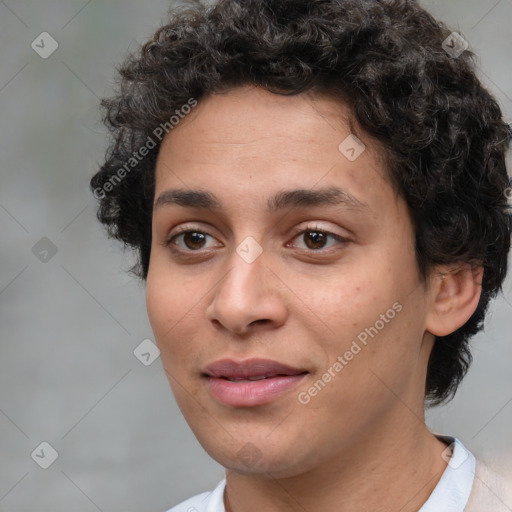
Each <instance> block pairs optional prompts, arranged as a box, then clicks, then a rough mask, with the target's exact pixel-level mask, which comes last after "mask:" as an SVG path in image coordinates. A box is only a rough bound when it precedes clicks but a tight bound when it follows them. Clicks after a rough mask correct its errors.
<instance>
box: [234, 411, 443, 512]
mask: <svg viewBox="0 0 512 512" xmlns="http://www.w3.org/2000/svg"><path fill="white" fill-rule="evenodd" d="M445 448H446V446H445V444H444V443H443V442H441V441H440V440H438V439H437V438H436V437H435V436H434V435H433V434H432V433H431V432H429V431H428V429H427V428H426V426H425V424H424V423H422V422H420V421H419V420H418V422H414V425H413V426H411V427H409V429H408V430H405V431H404V430H403V422H402V424H400V423H398V424H396V423H395V424H391V425H389V427H388V428H387V429H386V428H385V427H384V428H383V427H382V425H381V426H380V427H379V429H378V432H376V433H375V435H373V436H372V435H368V436H366V437H363V438H360V439H358V440H357V441H356V442H354V443H353V444H352V446H351V448H350V450H349V452H348V453H347V452H345V453H341V454H340V453H337V454H336V456H335V457H333V458H332V459H331V460H327V461H325V462H323V463H322V464H320V465H319V466H318V467H316V468H315V469H314V470H311V471H308V472H306V473H303V474H299V475H296V476H292V477H287V478H279V479H277V478H273V477H272V475H271V474H268V473H267V474H265V475H247V474H240V473H236V472H234V471H227V473H226V491H225V498H224V500H225V504H226V512H256V511H261V510H265V511H267V512H278V511H282V510H289V511H290V512H295V511H297V512H304V510H323V511H324V512H331V511H333V512H334V511H336V512H348V511H350V512H366V511H368V510H380V511H382V512H386V511H389V512H396V511H397V510H400V512H417V511H418V510H419V509H420V508H421V506H422V505H423V504H424V503H425V501H426V500H427V499H428V497H429V496H430V494H431V493H432V491H433V490H434V488H435V486H436V485H437V483H438V482H439V480H440V478H441V476H442V473H443V471H444V470H445V468H446V463H445V462H444V460H443V459H442V457H441V453H442V451H443V450H444V449H445Z"/></svg>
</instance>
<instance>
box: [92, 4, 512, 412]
mask: <svg viewBox="0 0 512 512" xmlns="http://www.w3.org/2000/svg"><path fill="white" fill-rule="evenodd" d="M450 34H451V30H450V29H449V28H447V26H446V25H445V24H444V23H442V22H439V21H437V20H435V19H434V18H433V17H432V16H431V15H430V14H429V13H428V12H427V11H425V10H424V9H423V8H422V7H420V6H419V5H418V3H417V2H416V1H412V0H309V1H307V2H305V1H303V0H219V1H217V2H216V3H214V4H212V5H208V4H202V3H201V2H199V1H196V2H189V4H187V5H185V6H182V7H180V8H175V9H174V11H172V10H171V17H170V20H169V22H168V24H166V25H165V26H162V27H161V28H159V29H158V30H157V31H156V33H155V34H154V36H153V38H152V39H151V40H150V41H148V42H146V43H145V44H144V45H143V46H142V48H141V50H140V53H139V52H138V53H137V54H131V55H129V56H128V57H127V59H126V61H125V62H124V63H123V65H122V66H121V67H120V69H119V70H118V71H119V77H118V83H117V89H116V94H115V96H113V97H111V98H108V99H104V100H102V106H103V108H104V112H105V114H104V122H105V124H106V125H107V126H108V127H109V130H110V133H111V141H110V146H109V149H108V150H107V152H106V156H105V162H104V163H103V164H102V165H101V167H100V169H99V170H98V171H97V172H96V174H95V175H94V176H93V177H92V179H91V183H90V185H91V189H92V190H93V192H94V195H95V196H96V197H97V198H98V199H99V206H98V211H97V216H98V219H99V220H100V222H102V223H103V224H104V225H105V226H106V228H107V231H108V233H109V235H110V236H112V237H114V238H117V239H119V240H120V241H122V242H124V244H125V245H126V246H129V247H131V248H132V249H134V250H135V251H136V253H137V255H138V258H137V264H136V265H135V266H134V267H133V268H132V269H131V270H132V272H134V273H135V274H136V275H137V276H139V277H140V278H142V279H143V280H145V279H146V276H147V271H148V266H149V258H150V246H151V219H152V207H153V201H154V179H155V177H154V174H155V163H156V158H157V155H158V150H159V147H160V143H161V138H162V137H161V136H160V137H159V136H157V135H159V134H161V133H162V127H164V128H165V132H166V133H167V132H169V131H170V130H171V129H172V128H173V126H172V123H170V122H169V120H170V119H171V118H172V117H173V116H174V117H176V118H177V115H179V117H183V116H182V115H180V113H181V112H186V110H185V108H184V106H185V105H187V104H188V105H190V104H192V103H191V100H192V101H199V100H200V99H201V97H203V96H205V95H207V94H209V93H213V92H220V91H226V90H229V89H230V88H234V87H237V86H242V85H247V84H250V85H255V86H259V87H263V88H265V89H266V90H268V91H269V92H272V93H275V94H283V95H295V94H299V93H302V92H305V91H310V92H312V93H317V94H331V95H334V96H335V97H337V98H338V99H339V100H340V101H342V102H344V103H345V104H346V105H348V106H349V108H350V111H351V116H352V118H353V120H354V121H355V124H356V125H357V126H358V128H360V129H361V130H362V131H363V132H365V133H367V134H369V135H370V136H372V137H374V139H376V140H377V141H378V142H379V143H380V144H381V146H382V151H383V152H384V157H385V161H386V167H387V172H388V175H389V179H390V182H391V183H392V185H393V187H394V188H395V189H396V191H397V193H398V194H399V195H400V196H401V197H403V198H404V200H405V202H406V203H407V206H408V209H409V212H410V214H411V219H412V222H413V224H414V228H415V238H416V239H415V250H416V259H417V263H418V269H419V274H420V276H421V278H422V280H423V281H426V277H427V276H428V275H429V273H430V271H432V270H433V269H435V268H436V266H437V265H442V264H453V263H459V262H463V263H469V264H471V265H477V266H478V267H483V269H484V273H483V280H482V292H481V297H480V301H479V304H478V307H477V309H476V311H475V312H474V314H473V315H472V316H471V318H470V319H469V320H468V321H467V322H466V324H465V325H463V326H462V327H460V328H459V329H457V330H456V331H455V332H453V333H451V334H450V335H448V336H443V337H437V338H436V340H435V343H434V347H433V350H432V353H431V356H430V360H429V363H428V369H427V379H426V387H425V399H426V403H427V404H428V405H430V406H432V405H437V404H440V403H442V402H444V401H447V400H448V399H451V398H452V397H453V396H454V394H455V392H456V390H457V387H458V386H459V384H460V382H461V381H462V379H463V377H464V376H465V374H466V372H467V370H468V368H469V365H470V364H471V361H472V356H471V352H470V347H469V339H470V338H471V337H472V336H473V335H474V334H476V333H477V332H479V331H480V330H481V329H482V328H483V322H484V318H485V313H486V311H487V307H488V304H489V301H490V299H491V298H493V297H494V296H496V294H497V293H498V292H499V291H501V290H502V283H503V280H504V278H505V276H506V273H507V255H508V252H509V249H510V238H511V230H512V216H511V214H510V206H509V204H508V201H507V190H510V189H508V187H509V186H510V179H509V177H508V174H507V169H506V158H505V157H506V151H507V149H508V147H509V144H510V140H511V138H512V130H511V128H510V126H509V125H507V124H506V123H505V122H504V121H503V118H502V112H501V109H500V107H499V105H498V103H497V102H496V100H495V98H493V96H492V95H491V94H490V93H489V92H488V91H487V90H486V89H485V88H484V87H483V85H482V84H481V82H480V81H479V79H478V78H477V76H476V75H477V72H476V69H475V68H476V66H475V64H474V60H475V59H474V57H475V54H474V53H473V52H472V51H471V50H466V51H464V52H463V53H462V54H461V55H459V56H454V55H451V54H450V53H449V52H448V51H445V49H444V48H445V46H444V45H443V42H444V41H445V40H446V39H447V37H448V36H450ZM452 46H453V44H452ZM158 127H160V128H158ZM155 139H157V140H156V141H155ZM150 141H151V145H150ZM139 152H140V153H141V154H144V155H145V156H144V158H138V157H137V158H135V156H137V155H138V154H139ZM127 162H130V168H128V167H127ZM121 171H122V172H121ZM121 178H122V179H121Z"/></svg>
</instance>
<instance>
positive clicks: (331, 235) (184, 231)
mask: <svg viewBox="0 0 512 512" xmlns="http://www.w3.org/2000/svg"><path fill="white" fill-rule="evenodd" d="M310 232H316V233H321V234H322V235H326V236H327V237H329V238H333V239H334V240H336V241H337V242H339V243H340V244H345V243H348V242H349V241H350V240H348V239H347V238H343V237H342V236H340V235H337V234H336V233H332V232H331V231H327V230H325V229H322V228H321V227H319V226H317V225H311V226H306V227H305V228H304V229H301V230H300V231H298V232H297V233H295V234H294V235H293V240H295V239H296V238H299V237H300V235H304V234H305V233H310ZM187 233H200V234H202V235H207V236H212V235H210V234H209V233H206V232H205V231H202V230H201V229H194V228H193V227H190V226H186V227H183V228H178V233H174V234H173V235H172V236H171V237H169V238H168V239H167V240H166V241H165V242H164V246H165V247H169V248H170V249H171V250H172V251H173V252H176V253H180V254H188V253H201V252H203V250H201V249H198V250H192V249H188V250H183V249H177V248H176V247H171V246H172V245H175V244H173V242H174V240H175V239H176V238H178V237H179V236H182V235H185V234H187ZM206 250H208V249H206ZM305 250H306V251H307V252H311V253H322V254H326V253H331V252H333V249H317V250H315V249H305ZM334 250H336V249H334Z"/></svg>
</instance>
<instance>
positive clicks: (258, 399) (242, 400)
mask: <svg viewBox="0 0 512 512" xmlns="http://www.w3.org/2000/svg"><path fill="white" fill-rule="evenodd" d="M305 375H306V374H301V375H290V376H282V377H272V378H270V379H262V380H253V381H250V380H241V381H237V382H233V381H229V380H226V379H220V378H217V377H207V381H208V385H209V386H208V387H209V388H210V392H211V393H212V395H213V397H214V398H215V399H216V400H218V401H219V402H221V403H223V404H225V405H230V406H232V407H253V406H256V405H264V404H268V403H270V402H272V401H273V400H275V399H276V398H278V397H279V396H280V395H282V394H283V393H285V392H286V391H289V390H290V389H291V388H293V387H294V386H296V385H297V384H298V383H299V382H300V381H301V380H302V379H303V378H304V377H305Z"/></svg>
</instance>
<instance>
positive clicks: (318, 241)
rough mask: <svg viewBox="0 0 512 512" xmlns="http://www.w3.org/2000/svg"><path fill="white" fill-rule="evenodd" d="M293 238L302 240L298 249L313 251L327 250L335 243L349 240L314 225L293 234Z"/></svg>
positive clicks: (339, 243)
mask: <svg viewBox="0 0 512 512" xmlns="http://www.w3.org/2000/svg"><path fill="white" fill-rule="evenodd" d="M294 240H298V241H299V242H300V241H302V244H299V246H298V247H299V249H305V250H308V251H313V252H314V251H316V252H321V251H322V250H324V249H325V250H329V249H331V248H333V246H336V245H339V246H343V245H344V244H345V243H347V242H348V241H349V240H347V239H346V238H343V237H341V236H339V235H336V234H335V233H331V232H330V231H325V230H323V229H319V228H318V227H315V226H312V227H309V228H306V229H304V230H302V231H301V232H300V233H298V234H297V235H296V236H295V238H294Z"/></svg>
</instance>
